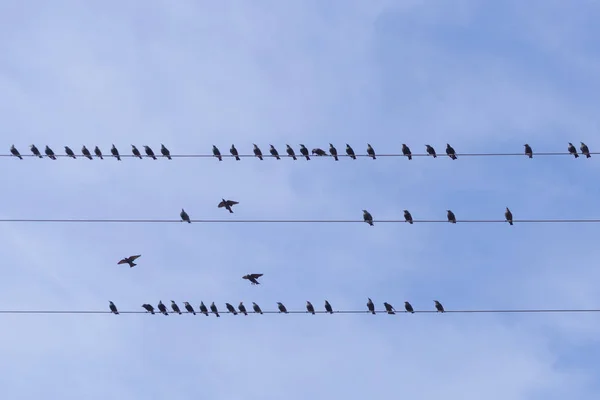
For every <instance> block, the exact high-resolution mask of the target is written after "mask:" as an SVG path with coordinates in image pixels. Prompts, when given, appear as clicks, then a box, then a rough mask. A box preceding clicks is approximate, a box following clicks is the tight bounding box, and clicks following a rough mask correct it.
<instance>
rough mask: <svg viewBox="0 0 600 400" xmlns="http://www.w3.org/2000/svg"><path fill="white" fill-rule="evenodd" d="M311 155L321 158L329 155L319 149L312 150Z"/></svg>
mask: <svg viewBox="0 0 600 400" xmlns="http://www.w3.org/2000/svg"><path fill="white" fill-rule="evenodd" d="M311 153H312V154H314V155H316V156H319V157H323V156H326V155H327V153H326V152H325V150H323V149H320V148H318V147H316V148H314V149H312V150H311Z"/></svg>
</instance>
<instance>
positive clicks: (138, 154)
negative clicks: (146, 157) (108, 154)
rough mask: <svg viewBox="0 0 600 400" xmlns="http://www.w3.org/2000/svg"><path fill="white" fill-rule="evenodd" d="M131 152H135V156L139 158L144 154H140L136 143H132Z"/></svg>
mask: <svg viewBox="0 0 600 400" xmlns="http://www.w3.org/2000/svg"><path fill="white" fill-rule="evenodd" d="M131 152H132V153H133V155H134V156H135V157H137V158H139V159H140V160H141V159H142V155H141V154H140V151H139V150H138V148H137V147H135V146H134V145H131Z"/></svg>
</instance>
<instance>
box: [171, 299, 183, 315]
mask: <svg viewBox="0 0 600 400" xmlns="http://www.w3.org/2000/svg"><path fill="white" fill-rule="evenodd" d="M171 309H172V310H173V312H176V313H177V314H179V315H181V310H180V309H179V306H178V305H177V304H175V302H174V301H173V300H171Z"/></svg>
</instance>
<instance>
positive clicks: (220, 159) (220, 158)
mask: <svg viewBox="0 0 600 400" xmlns="http://www.w3.org/2000/svg"><path fill="white" fill-rule="evenodd" d="M217 158H218V159H219V161H223V157H221V156H219V157H217ZM236 158H237V157H236Z"/></svg>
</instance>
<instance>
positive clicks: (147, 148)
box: [144, 146, 156, 160]
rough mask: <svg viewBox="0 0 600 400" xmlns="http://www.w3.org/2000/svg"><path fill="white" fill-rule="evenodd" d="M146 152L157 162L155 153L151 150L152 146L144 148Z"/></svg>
mask: <svg viewBox="0 0 600 400" xmlns="http://www.w3.org/2000/svg"><path fill="white" fill-rule="evenodd" d="M144 151H145V152H146V155H147V156H148V157H152V159H153V160H156V156H155V155H154V151H152V149H151V148H150V146H144Z"/></svg>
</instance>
